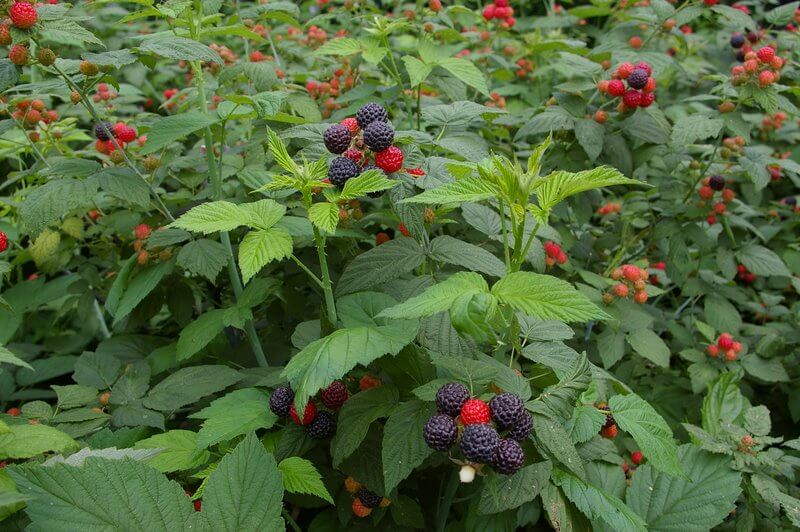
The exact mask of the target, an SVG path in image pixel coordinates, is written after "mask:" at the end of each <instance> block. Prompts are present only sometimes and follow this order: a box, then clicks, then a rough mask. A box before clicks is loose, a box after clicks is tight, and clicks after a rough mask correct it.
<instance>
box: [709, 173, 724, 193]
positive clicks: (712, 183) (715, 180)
mask: <svg viewBox="0 0 800 532" xmlns="http://www.w3.org/2000/svg"><path fill="white" fill-rule="evenodd" d="M708 186H709V187H711V188H712V189H713V190H722V189H723V188H725V178H724V177H722V176H721V175H712V176H711V177H710V178H709V180H708Z"/></svg>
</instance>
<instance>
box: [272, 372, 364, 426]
mask: <svg viewBox="0 0 800 532" xmlns="http://www.w3.org/2000/svg"><path fill="white" fill-rule="evenodd" d="M349 398H350V393H349V392H348V390H347V387H346V386H345V384H344V383H343V382H341V381H334V382H332V383H331V384H330V385H329V386H328V387H327V388H325V389H324V390H322V391H321V392H320V393H319V400H320V402H321V403H322V404H323V406H324V407H325V408H327V409H328V410H320V409H319V408H318V407H317V403H316V401H315V400H314V399H311V400H309V401H308V403H306V408H305V410H304V411H303V413H302V416H301V415H300V413H299V412H298V411H297V409H296V408H295V404H294V390H292V388H291V387H290V386H281V387H280V388H276V389H275V390H274V391H273V392H272V395H270V397H269V409H270V410H271V411H272V413H273V414H275V415H276V416H278V417H280V418H285V417H290V418H291V419H292V421H293V422H294V423H295V424H296V425H301V426H304V427H305V428H306V434H308V436H309V437H310V438H313V439H315V440H324V439H325V438H329V437H331V436H333V435H334V433H335V432H336V417H335V416H334V412H335V411H336V410H339V409H340V408H341V407H342V405H343V404H344V403H345V402H347V399H349Z"/></svg>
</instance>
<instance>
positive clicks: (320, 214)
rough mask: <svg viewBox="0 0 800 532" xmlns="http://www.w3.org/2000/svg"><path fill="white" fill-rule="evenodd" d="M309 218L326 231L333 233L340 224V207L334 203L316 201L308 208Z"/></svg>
mask: <svg viewBox="0 0 800 532" xmlns="http://www.w3.org/2000/svg"><path fill="white" fill-rule="evenodd" d="M308 219H309V220H311V223H313V224H314V225H316V226H317V227H319V228H320V229H322V230H323V231H325V232H326V233H328V234H333V233H334V232H336V226H337V225H338V224H339V208H338V207H337V206H336V204H334V203H328V202H320V203H315V204H313V205H312V206H311V208H310V209H308Z"/></svg>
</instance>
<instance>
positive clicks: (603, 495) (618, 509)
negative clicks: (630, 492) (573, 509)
mask: <svg viewBox="0 0 800 532" xmlns="http://www.w3.org/2000/svg"><path fill="white" fill-rule="evenodd" d="M551 477H552V479H553V482H554V483H555V484H556V485H557V486H559V487H560V488H561V490H562V491H563V492H564V495H565V496H566V497H567V499H569V500H570V501H572V503H573V504H574V505H575V506H577V507H578V509H579V510H580V511H581V512H583V513H584V514H586V516H587V517H589V519H591V520H593V521H603V522H605V523H606V524H607V525H608V526H609V527H611V529H612V530H615V531H618V532H628V531H630V532H640V531H641V532H646V531H647V528H646V523H645V522H644V520H642V518H641V517H639V516H638V515H637V514H635V513H634V512H633V511H631V509H630V508H628V507H627V506H625V504H624V503H623V502H622V501H621V500H619V499H618V498H616V497H615V496H613V495H611V494H610V493H607V492H605V491H603V490H601V489H599V488H596V487H594V486H592V485H591V484H587V483H586V482H584V481H583V480H581V479H579V478H578V477H575V476H573V475H570V474H569V473H565V472H564V471H561V470H560V469H553V472H552V474H551Z"/></svg>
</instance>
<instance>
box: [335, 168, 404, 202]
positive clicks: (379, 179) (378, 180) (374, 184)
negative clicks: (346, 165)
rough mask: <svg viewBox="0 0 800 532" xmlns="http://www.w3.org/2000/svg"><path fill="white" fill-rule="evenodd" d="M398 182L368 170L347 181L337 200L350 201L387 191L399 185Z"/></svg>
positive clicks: (378, 172) (381, 173)
mask: <svg viewBox="0 0 800 532" xmlns="http://www.w3.org/2000/svg"><path fill="white" fill-rule="evenodd" d="M399 184H400V182H399V181H398V180H396V179H389V178H388V177H386V174H384V173H383V172H381V171H378V170H368V171H366V172H364V173H362V174H360V175H357V176H356V177H354V178H352V179H348V180H347V182H345V184H344V188H343V189H342V192H341V194H339V199H342V200H352V199H356V198H358V197H360V196H366V195H367V194H369V193H371V192H380V191H382V190H389V189H390V188H392V187H394V186H397V185H399Z"/></svg>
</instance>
